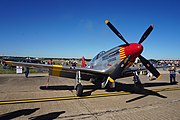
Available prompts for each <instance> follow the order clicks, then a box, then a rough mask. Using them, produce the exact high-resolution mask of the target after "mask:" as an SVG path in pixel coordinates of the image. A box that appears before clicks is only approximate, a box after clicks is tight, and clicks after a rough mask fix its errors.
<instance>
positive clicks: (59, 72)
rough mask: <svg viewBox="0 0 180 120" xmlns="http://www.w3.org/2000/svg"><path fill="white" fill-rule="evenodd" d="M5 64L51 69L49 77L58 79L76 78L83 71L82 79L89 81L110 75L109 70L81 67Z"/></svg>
mask: <svg viewBox="0 0 180 120" xmlns="http://www.w3.org/2000/svg"><path fill="white" fill-rule="evenodd" d="M5 63H6V64H9V65H12V66H25V67H35V68H45V69H49V75H52V76H57V77H66V78H75V76H76V71H81V78H82V79H84V80H89V79H90V78H91V77H92V76H96V77H103V76H107V75H108V73H107V70H95V69H89V68H80V67H76V68H75V69H73V68H71V67H69V66H62V65H47V64H37V63H25V62H13V61H5Z"/></svg>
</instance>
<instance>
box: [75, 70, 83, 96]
mask: <svg viewBox="0 0 180 120" xmlns="http://www.w3.org/2000/svg"><path fill="white" fill-rule="evenodd" d="M74 89H75V90H76V95H77V96H82V94H83V86H82V84H81V72H80V71H77V72H76V79H75V85H74Z"/></svg>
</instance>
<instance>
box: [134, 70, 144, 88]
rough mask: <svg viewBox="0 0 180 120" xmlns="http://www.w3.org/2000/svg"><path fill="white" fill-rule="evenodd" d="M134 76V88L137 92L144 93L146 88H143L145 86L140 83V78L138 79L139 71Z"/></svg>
mask: <svg viewBox="0 0 180 120" xmlns="http://www.w3.org/2000/svg"><path fill="white" fill-rule="evenodd" d="M133 75H134V77H133V81H134V88H135V89H136V90H137V91H142V90H144V87H143V85H142V83H141V81H140V79H139V77H138V73H137V71H136V72H133Z"/></svg>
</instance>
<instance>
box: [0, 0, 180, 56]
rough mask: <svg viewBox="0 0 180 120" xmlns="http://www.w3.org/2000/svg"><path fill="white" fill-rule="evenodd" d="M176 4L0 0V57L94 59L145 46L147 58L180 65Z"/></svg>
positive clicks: (157, 0) (165, 0)
mask: <svg viewBox="0 0 180 120" xmlns="http://www.w3.org/2000/svg"><path fill="white" fill-rule="evenodd" d="M179 6H180V1H178V0H148V1H147V0H0V43H1V44H0V55H13V56H34V57H77V58H78V57H82V56H85V58H92V57H93V56H95V55H96V54H97V53H98V52H100V51H102V50H108V49H111V48H112V47H115V46H117V45H120V44H124V43H123V42H122V41H121V40H120V39H119V38H118V37H117V36H116V35H115V34H114V33H113V32H112V31H111V30H110V29H109V28H108V27H107V26H106V24H105V22H104V21H105V20H106V19H108V20H109V21H111V23H112V24H113V25H114V26H115V27H116V28H117V29H118V30H119V31H120V33H121V34H122V35H123V36H124V38H125V39H126V40H127V41H128V42H130V43H131V42H133V43H135V42H138V41H139V39H140V38H141V36H142V34H143V33H144V31H145V30H146V29H147V28H148V27H149V25H150V24H154V30H153V31H152V33H151V34H150V35H149V37H148V38H147V39H146V40H145V41H144V42H143V44H142V45H143V46H144V51H143V53H142V55H143V56H145V57H146V58H148V59H149V58H155V59H180V44H179V38H180V29H179V28H180V8H179Z"/></svg>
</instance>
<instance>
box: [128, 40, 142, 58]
mask: <svg viewBox="0 0 180 120" xmlns="http://www.w3.org/2000/svg"><path fill="white" fill-rule="evenodd" d="M142 51H143V46H142V45H141V44H137V43H131V44H130V45H128V46H126V47H125V55H126V56H128V55H131V60H135V59H136V58H137V57H138V56H139V55H140V54H141V53H142Z"/></svg>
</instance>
